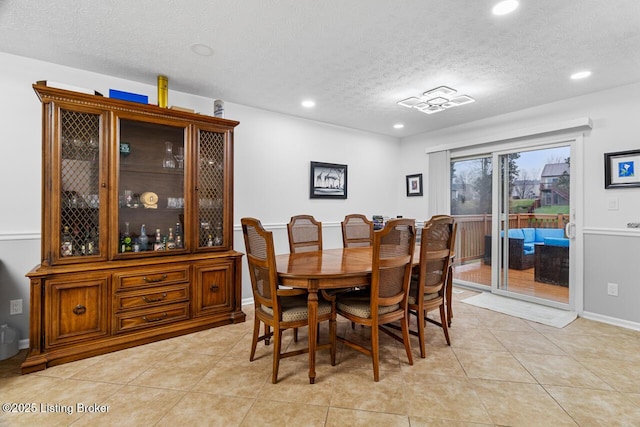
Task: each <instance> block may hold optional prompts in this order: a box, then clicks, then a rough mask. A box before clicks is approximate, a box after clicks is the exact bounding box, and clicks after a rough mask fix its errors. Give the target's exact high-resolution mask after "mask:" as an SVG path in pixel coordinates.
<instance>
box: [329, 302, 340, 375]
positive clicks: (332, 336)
mask: <svg viewBox="0 0 640 427" xmlns="http://www.w3.org/2000/svg"><path fill="white" fill-rule="evenodd" d="M335 313H336V312H335V311H334V312H333V315H332V316H331V319H330V320H329V342H330V343H331V350H330V351H331V366H336V334H337V329H338V328H337V323H336V314H335Z"/></svg>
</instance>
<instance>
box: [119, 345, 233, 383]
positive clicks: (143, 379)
mask: <svg viewBox="0 0 640 427" xmlns="http://www.w3.org/2000/svg"><path fill="white" fill-rule="evenodd" d="M220 357H221V356H209V355H206V354H197V353H195V354H190V353H184V352H182V351H181V352H174V353H169V354H167V356H166V358H165V359H163V360H161V361H159V362H156V363H155V364H154V365H153V366H151V367H149V369H147V370H146V371H144V372H143V373H142V374H140V375H139V376H138V377H136V378H135V379H133V380H132V381H131V382H130V383H129V384H132V385H140V386H148V387H158V388H168V389H173V390H185V391H188V390H190V389H191V388H192V387H193V386H194V385H195V384H196V383H197V382H198V381H200V380H201V379H202V378H203V377H204V376H205V375H206V374H207V372H209V371H210V370H211V369H213V367H214V366H215V365H216V363H217V362H218V360H220Z"/></svg>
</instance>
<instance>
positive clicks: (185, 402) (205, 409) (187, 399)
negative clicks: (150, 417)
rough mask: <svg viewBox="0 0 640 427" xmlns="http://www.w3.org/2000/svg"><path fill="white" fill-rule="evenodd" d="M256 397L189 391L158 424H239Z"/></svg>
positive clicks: (204, 426)
mask: <svg viewBox="0 0 640 427" xmlns="http://www.w3.org/2000/svg"><path fill="white" fill-rule="evenodd" d="M253 402H254V399H248V398H243V397H231V396H223V395H220V394H208V393H193V392H191V393H187V394H186V395H185V396H184V397H183V398H182V399H181V400H180V401H179V402H178V403H177V404H176V405H175V406H174V407H173V408H171V409H170V410H169V412H168V413H167V414H166V415H165V416H163V417H162V419H161V420H160V421H159V422H158V424H156V426H157V427H174V426H190V427H191V426H193V427H197V426H202V427H232V426H239V425H240V423H241V422H242V420H243V419H244V417H245V416H246V415H247V413H248V412H249V409H250V408H251V406H252V405H253Z"/></svg>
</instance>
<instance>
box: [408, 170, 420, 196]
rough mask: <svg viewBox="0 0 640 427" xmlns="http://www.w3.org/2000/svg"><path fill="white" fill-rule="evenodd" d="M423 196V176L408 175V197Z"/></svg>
mask: <svg viewBox="0 0 640 427" xmlns="http://www.w3.org/2000/svg"><path fill="white" fill-rule="evenodd" d="M411 196H422V174H421V173H418V174H415V175H407V197H411Z"/></svg>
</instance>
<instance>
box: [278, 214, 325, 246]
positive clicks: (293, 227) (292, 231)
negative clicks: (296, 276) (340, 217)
mask: <svg viewBox="0 0 640 427" xmlns="http://www.w3.org/2000/svg"><path fill="white" fill-rule="evenodd" d="M287 233H288V235H289V251H290V252H291V253H292V254H294V253H299V252H311V251H321V250H322V223H321V222H319V221H316V219H315V218H314V217H313V216H311V215H295V216H292V217H291V220H290V221H289V224H287Z"/></svg>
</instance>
